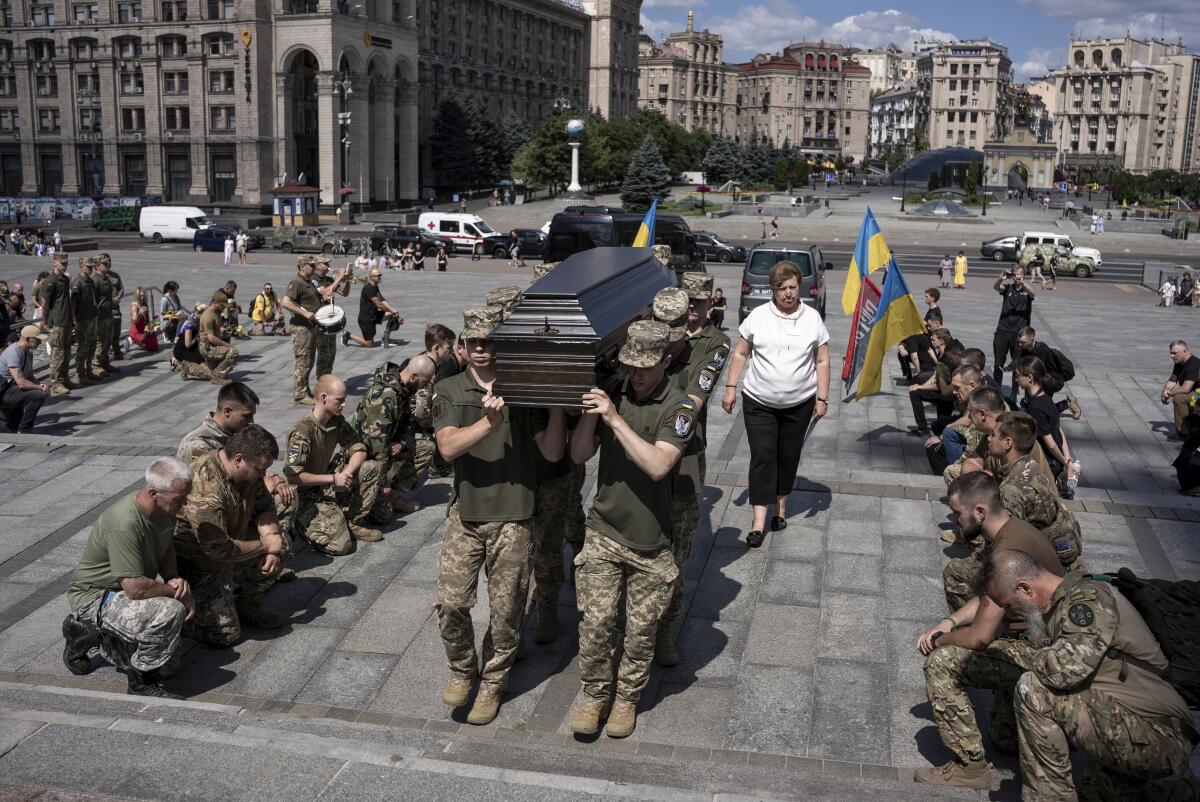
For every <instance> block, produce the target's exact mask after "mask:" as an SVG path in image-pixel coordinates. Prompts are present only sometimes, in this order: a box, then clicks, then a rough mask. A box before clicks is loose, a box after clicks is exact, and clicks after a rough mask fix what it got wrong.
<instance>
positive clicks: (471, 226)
mask: <svg viewBox="0 0 1200 802" xmlns="http://www.w3.org/2000/svg"><path fill="white" fill-rule="evenodd" d="M418 224H419V225H420V226H421V230H422V231H424V232H425V233H426V234H429V235H431V236H434V237H441V238H442V239H444V240H449V241H450V242H452V243H454V251H455V252H456V253H470V252H471V249H472V248H473V247H474V246H475V244H476V243H479V244H480V245H481V246H482V247H481V248H480V253H481V254H489V253H491V252H492V250H493V249H495V248H501V249H502V248H504V245H505V243H506V242H507V241H508V238H507V237H506V236H505V235H503V234H501V233H500V232H499V231H497V230H496V229H494V228H492V227H491V226H489V225H488V224H487V223H485V222H484V220H483V218H482V217H480V216H479V215H476V214H459V213H457V212H422V213H421V216H420V217H419V218H418Z"/></svg>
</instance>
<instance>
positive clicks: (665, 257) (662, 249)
mask: <svg viewBox="0 0 1200 802" xmlns="http://www.w3.org/2000/svg"><path fill="white" fill-rule="evenodd" d="M652 250H653V251H654V256H655V257H656V258H657V259H658V261H660V262H662V263H663V265H665V266H669V265H670V264H671V246H670V245H655V246H653V247H652Z"/></svg>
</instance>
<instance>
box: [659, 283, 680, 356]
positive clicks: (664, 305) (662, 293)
mask: <svg viewBox="0 0 1200 802" xmlns="http://www.w3.org/2000/svg"><path fill="white" fill-rule="evenodd" d="M653 307H654V319H655V320H657V321H658V322H659V323H664V324H666V325H667V326H670V327H671V342H673V343H677V342H679V341H680V340H682V339H683V338H684V337H686V336H687V310H688V297H687V293H686V292H684V291H683V290H681V289H678V288H676V287H664V288H663V289H661V290H659V291H658V294H657V295H655V296H654V303H653Z"/></svg>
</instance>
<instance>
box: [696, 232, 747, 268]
mask: <svg viewBox="0 0 1200 802" xmlns="http://www.w3.org/2000/svg"><path fill="white" fill-rule="evenodd" d="M692 236H693V237H695V239H696V247H697V248H699V249H700V250H701V251H703V252H704V258H705V260H709V261H711V260H713V259H716V260H717V261H718V262H744V261H746V249H745V248H743V247H742V246H741V245H733V244H731V243H728V242H726V241H725V240H723V239H721V237H720V236H718V235H717V234H713V233H712V232H711V231H693V232H692Z"/></svg>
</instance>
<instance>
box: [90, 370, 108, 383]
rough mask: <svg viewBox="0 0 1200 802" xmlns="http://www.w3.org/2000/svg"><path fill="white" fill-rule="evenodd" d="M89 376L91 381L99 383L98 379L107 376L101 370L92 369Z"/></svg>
mask: <svg viewBox="0 0 1200 802" xmlns="http://www.w3.org/2000/svg"><path fill="white" fill-rule="evenodd" d="M90 375H91V377H92V378H93V379H96V380H97V381H99V380H100V379H103V378H104V377H105V376H107V375H108V374H107V373H106V372H104V371H103V370H101V369H100V368H92V370H91V374H90Z"/></svg>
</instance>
